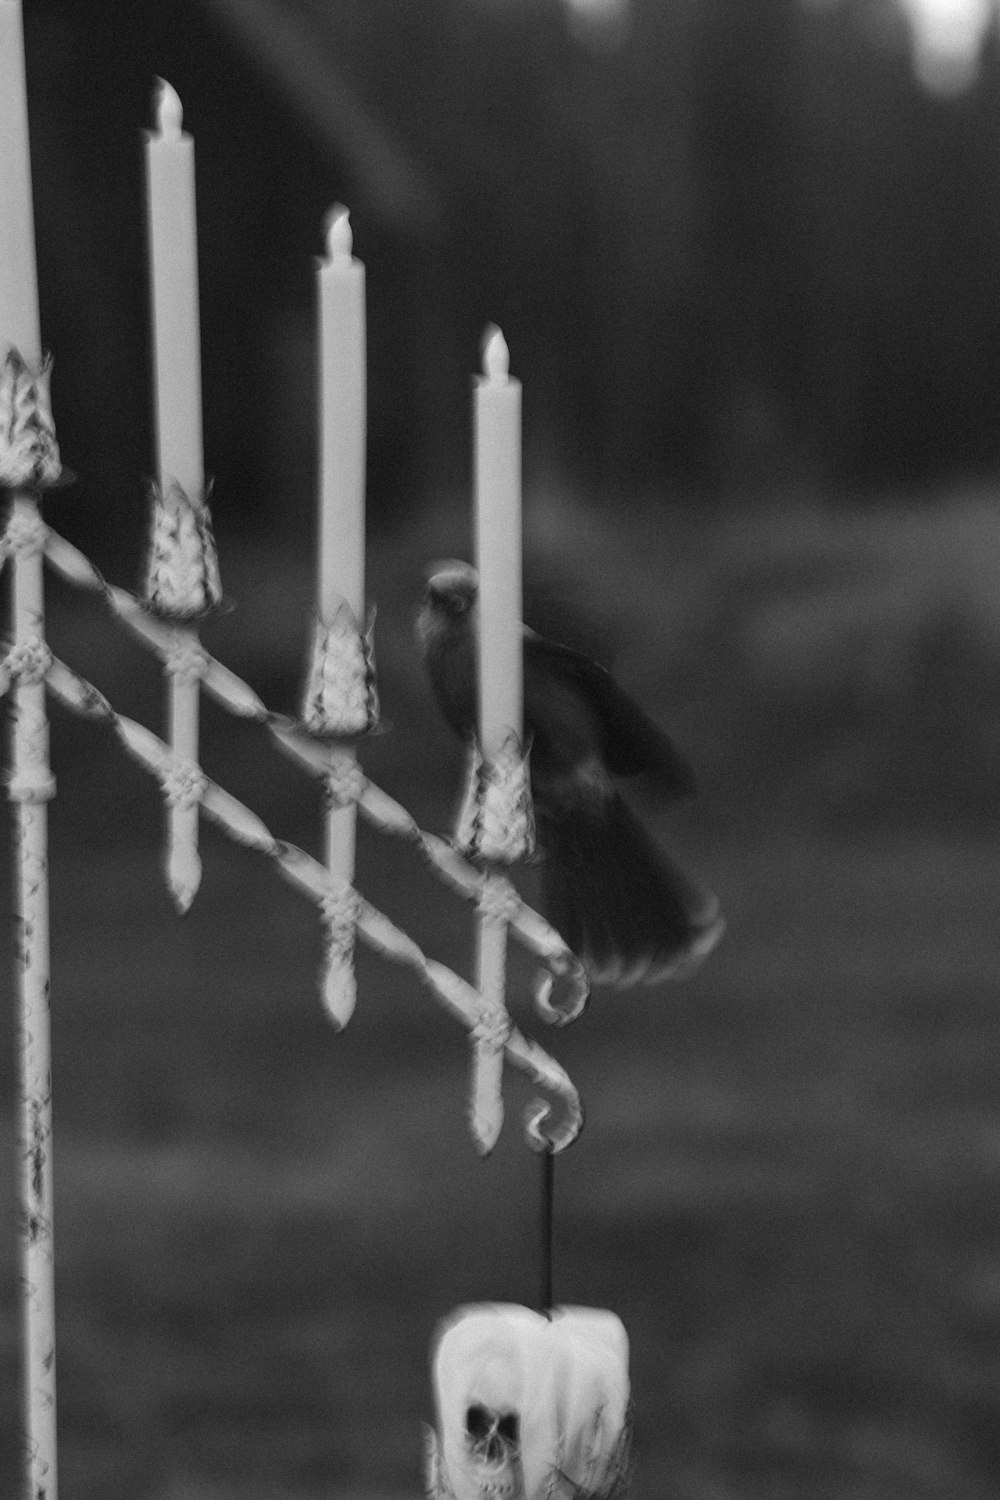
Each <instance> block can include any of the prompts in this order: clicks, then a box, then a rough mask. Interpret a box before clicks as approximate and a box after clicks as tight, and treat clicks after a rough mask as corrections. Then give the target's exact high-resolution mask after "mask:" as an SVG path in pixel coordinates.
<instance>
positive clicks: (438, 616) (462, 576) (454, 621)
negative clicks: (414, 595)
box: [417, 558, 479, 646]
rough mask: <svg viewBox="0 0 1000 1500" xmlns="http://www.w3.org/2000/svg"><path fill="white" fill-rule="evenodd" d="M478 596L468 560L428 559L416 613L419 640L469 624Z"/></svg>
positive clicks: (467, 626) (476, 581)
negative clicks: (429, 560)
mask: <svg viewBox="0 0 1000 1500" xmlns="http://www.w3.org/2000/svg"><path fill="white" fill-rule="evenodd" d="M478 598H479V575H478V574H477V572H476V570H475V568H473V567H471V566H470V564H469V563H467V562H461V561H460V560H459V559H457V558H447V559H446V560H444V561H441V562H435V563H432V564H431V566H430V568H429V569H428V576H427V583H426V585H425V586H424V592H423V598H422V600H421V606H420V613H419V615H418V616H417V636H418V639H419V640H420V642H421V644H423V645H425V646H426V645H427V643H428V642H429V641H430V639H431V638H433V637H437V636H440V635H441V634H442V633H444V632H448V633H453V632H455V631H461V630H465V629H468V628H471V627H472V625H473V622H474V619H475V613H476V601H477V600H478Z"/></svg>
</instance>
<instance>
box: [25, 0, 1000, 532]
mask: <svg viewBox="0 0 1000 1500" xmlns="http://www.w3.org/2000/svg"><path fill="white" fill-rule="evenodd" d="M268 3H269V0H254V5H255V7H256V8H257V9H258V10H259V9H260V7H261V6H263V7H264V9H265V10H266V7H267V5H268ZM273 6H274V16H275V17H278V16H280V15H284V16H285V17H289V16H293V17H294V23H295V25H296V26H297V27H298V32H297V33H296V35H297V36H299V38H300V39H301V37H302V36H306V37H307V38H309V40H310V45H311V46H313V47H314V48H315V49H316V56H317V57H318V58H322V59H328V60H329V66H330V68H331V70H332V71H331V84H330V88H331V89H334V88H335V87H336V86H337V85H338V83H339V86H340V87H341V89H342V91H343V92H344V93H345V94H347V92H348V91H349V102H351V103H352V106H353V112H352V110H348V111H347V113H346V115H345V113H344V110H342V111H341V115H340V119H341V125H340V126H338V125H337V116H336V114H335V112H331V120H332V121H333V123H332V125H331V127H330V129H331V130H332V131H333V144H332V146H331V137H330V131H329V130H328V131H327V132H326V134H325V135H323V129H324V128H325V127H324V126H323V125H322V123H321V125H320V126H319V127H317V128H316V129H315V130H314V129H312V127H311V123H310V122H311V121H312V120H314V119H315V118H316V111H315V108H314V109H313V114H312V115H310V114H309V112H308V110H307V109H305V108H304V107H303V108H299V106H300V105H302V104H303V101H302V100H299V99H297V98H296V83H295V72H294V67H285V68H284V70H283V69H282V66H281V48H282V46H283V45H284V33H283V30H282V26H283V25H284V23H281V24H280V25H279V23H278V21H277V20H276V21H275V33H274V36H275V44H274V48H273V54H272V55H269V53H268V50H267V49H264V50H263V51H261V50H259V49H258V51H257V52H256V53H254V52H253V51H252V49H248V48H247V47H246V46H241V43H240V37H239V34H238V30H235V31H234V28H233V26H232V24H230V23H231V15H230V21H229V22H227V21H226V19H225V15H224V13H225V12H226V10H227V6H226V4H224V3H222V0H178V3H177V4H175V5H173V6H166V7H164V6H154V5H153V4H152V3H151V0H133V3H131V4H129V5H124V4H122V3H120V0H73V4H72V5H71V4H70V3H69V0H27V4H26V28H27V33H28V45H29V73H30V75H31V79H32V84H33V96H32V97H33V104H32V119H33V130H34V150H35V155H36V163H35V172H36V196H37V197H38V199H39V204H38V237H39V254H40V263H41V274H42V291H43V298H44V301H45V307H44V310H43V318H44V323H45V328H46V333H47V337H48V339H49V341H50V342H51V343H52V344H53V345H54V347H55V348H56V353H57V358H58V361H59V364H58V368H59V369H60V371H61V372H63V378H64V381H65V388H64V389H63V390H62V392H61V394H60V400H61V410H62V419H61V420H62V431H61V435H62V436H63V443H64V447H65V446H67V435H68V436H69V437H70V439H71V442H70V443H69V444H68V447H69V448H70V449H71V450H75V451H74V452H73V458H74V460H75V466H76V467H78V468H79V469H81V471H82V472H85V473H90V474H94V475H96V476H97V479H96V480H95V483H98V482H99V483H100V484H101V485H102V486H103V488H104V489H105V490H107V489H110V491H111V493H112V495H114V494H117V493H119V492H121V493H124V491H125V489H126V488H128V487H129V486H132V485H133V484H134V478H133V476H134V474H135V473H136V472H137V471H138V472H142V471H144V469H146V468H148V464H149V459H148V452H149V431H148V424H149V418H148V391H147V389H146V385H145V381H146V370H147V364H148V350H147V346H146V339H147V333H146V326H145V280H144V277H145V268H144V260H143V230H142V221H141V203H142V199H141V193H142V183H141V173H140V153H139V150H138V143H137V125H139V124H141V123H143V122H145V121H146V120H147V119H148V116H149V107H148V101H149V94H150V82H151V78H152V76H153V74H155V73H158V72H162V73H164V74H166V75H167V76H170V78H171V81H172V82H173V83H174V85H175V87H177V88H178V90H179V92H180V93H181V95H182V98H183V99H184V101H185V105H186V119H187V122H188V123H189V124H190V127H191V129H192V130H193V131H194V132H195V134H196V137H197V145H198V161H199V208H200V234H201V250H202V278H203V284H202V301H203V335H204V343H205V387H206V423H207V443H208V452H209V453H210V455H211V457H212V461H213V465H214V467H215V469H216V472H217V475H218V478H219V481H220V483H221V482H225V483H226V484H227V485H229V486H230V487H238V488H239V490H240V493H241V495H244V496H245V497H246V499H245V503H246V505H247V507H248V510H255V511H256V512H257V513H259V514H260V515H261V516H262V517H266V516H267V515H268V514H273V513H274V511H275V509H278V510H279V512H281V513H285V511H286V509H287V505H288V501H287V498H283V499H281V500H280V501H279V500H278V498H277V497H278V496H279V494H280V495H283V496H285V497H287V495H288V494H289V493H291V494H292V495H294V496H295V497H296V502H295V503H296V505H301V507H302V510H303V514H306V513H307V512H308V506H309V496H308V492H309V490H310V486H311V475H312V465H313V438H312V432H313V420H314V417H313V412H312V400H313V396H312V359H313V351H312V337H313V329H312V310H311V309H312V264H311V257H312V256H313V255H314V254H316V253H318V252H319V250H320V248H321V247H320V235H319V225H320V222H321V219H322V216H323V213H324V211H325V209H326V208H327V206H328V205H329V203H330V202H332V201H333V200H334V199H335V198H341V199H343V200H344V201H347V202H349V203H350V204H351V205H352V210H353V215H354V222H355V230H356V245H357V249H358V252H359V253H360V254H361V255H362V256H363V258H364V259H365V261H366V263H367V265H368V268H369V286H370V314H369V316H370V325H371V398H370V399H371V455H372V460H371V486H372V498H373V501H374V504H375V506H376V508H377V510H378V512H379V513H380V514H382V515H383V516H385V517H386V518H389V517H391V516H392V515H393V514H394V513H395V512H396V511H397V510H404V509H405V510H410V509H412V507H413V506H414V505H415V504H419V503H422V502H424V501H426V500H427V498H428V497H429V496H430V495H431V494H432V493H433V492H434V491H435V490H437V489H438V488H439V487H441V486H448V485H453V484H455V483H461V482H464V481H465V480H466V479H467V471H468V459H467V451H468V420H469V418H468V406H469V376H470V373H471V371H472V369H473V368H474V365H475V362H476V359H477V348H478V340H479V336H480V333H481V331H482V328H483V326H484V325H485V323H486V322H487V321H488V320H496V321H498V322H499V323H500V324H501V325H502V326H503V328H504V330H505V333H506V334H507V338H508V342H509V343H510V346H511V349H512V351H513V354H514V363H515V367H516V370H517V373H518V374H520V375H521V377H522V378H523V380H524V382H525V403H526V442H527V447H528V456H529V463H530V464H531V465H533V466H534V467H535V469H537V470H539V471H541V470H543V469H544V470H554V471H556V472H558V473H562V474H564V475H567V476H568V477H570V478H571V479H572V480H573V481H574V482H575V483H577V484H579V485H581V486H582V487H584V488H586V489H589V490H592V491H593V492H595V493H600V492H603V491H607V490H612V491H615V492H618V493H620V494H622V495H624V496H625V497H628V496H629V495H632V494H646V493H650V492H655V491H657V490H659V489H661V488H664V487H669V488H671V489H672V490H673V491H675V492H680V493H685V494H691V495H692V496H697V495H700V494H706V493H713V492H719V491H728V490H737V491H741V492H744V493H745V492H747V491H753V492H758V491H759V492H768V491H773V490H775V489H781V488H786V487H789V486H799V485H806V486H816V485H819V486H829V487H836V488H838V489H843V488H845V487H847V488H850V489H856V490H859V491H864V490H865V489H866V488H868V487H871V486H882V485H901V486H923V485H927V484H933V483H937V482H939V481H942V480H947V479H950V478H953V477H956V476H968V475H983V474H990V473H993V472H994V471H996V470H997V468H998V467H1000V462H998V460H1000V437H998V434H1000V423H998V420H997V406H998V401H1000V276H998V274H997V267H998V260H1000V46H998V42H997V37H996V35H995V34H994V35H992V36H991V37H990V38H989V39H988V43H987V48H986V52H985V55H984V58H983V63H982V67H981V69H980V73H979V76H978V80H977V82H976V84H975V86H974V87H973V88H971V89H970V90H969V91H968V92H967V93H965V94H963V95H960V96H958V97H953V98H935V97H932V96H930V95H928V94H927V93H925V92H924V91H922V89H921V88H920V87H919V85H918V84H917V83H916V82H915V80H914V77H913V75H912V71H911V67H910V62H909V57H908V52H907V47H906V37H905V33H904V29H903V25H902V21H901V18H900V17H899V16H898V15H897V14H896V13H895V11H894V9H893V6H892V4H891V3H889V0H867V3H866V0H843V3H840V4H835V3H829V4H824V5H819V4H815V3H807V0H672V3H670V4H666V3H663V0H633V24H632V26H631V29H630V32H629V33H628V35H627V36H626V38H625V39H624V41H623V42H622V44H621V45H620V46H618V47H616V48H611V49H607V50H600V49H588V48H586V47H585V46H581V45H580V44H579V42H578V40H576V39H575V38H574V36H573V35H572V34H571V32H570V30H569V29H568V27H567V25H566V18H565V14H564V11H563V8H562V6H561V4H560V3H559V0H508V3H506V4H503V5H498V4H491V3H487V0H297V3H296V4H294V5H293V4H292V3H291V0H273ZM230 11H231V7H230ZM321 111H322V100H320V112H321ZM345 118H346V119H348V120H349V121H353V122H355V124H356V128H354V127H353V126H352V128H351V129H344V127H343V120H344V119H345ZM338 129H339V130H340V132H341V136H342V145H341V143H340V141H339V140H338V137H337V131H338ZM321 136H322V138H320V137H321ZM383 138H384V139H385V140H388V141H389V142H390V143H391V142H395V143H397V144H398V146H399V148H400V160H403V161H405V162H406V163H408V164H409V165H410V167H411V168H412V174H413V182H412V183H410V184H409V187H410V188H413V187H414V185H416V186H417V187H418V188H419V191H414V192H411V193H410V194H409V197H408V200H407V207H406V211H404V208H403V205H402V201H401V197H402V194H401V190H400V192H397V188H400V189H401V186H402V185H405V184H404V182H403V179H404V177H405V171H406V170H408V169H409V168H402V169H400V173H399V175H398V177H397V178H393V179H391V180H390V177H389V176H388V175H387V174H386V173H385V171H384V169H383V167H381V166H380V165H379V162H380V158H379V154H378V149H377V146H378V141H379V140H382V139H383ZM381 160H383V161H384V157H383V158H381ZM394 194H395V196H394ZM397 200H399V211H398V212H397V211H396V207H395V205H396V203H397ZM414 203H417V204H420V205H423V207H422V208H418V209H417V210H416V211H414V208H413V205H414ZM71 386H72V389H71V388H70V387H71ZM111 387H113V391H112V390H111ZM109 407H110V409H109Z"/></svg>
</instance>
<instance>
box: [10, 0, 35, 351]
mask: <svg viewBox="0 0 1000 1500" xmlns="http://www.w3.org/2000/svg"><path fill="white" fill-rule="evenodd" d="M11 348H14V349H16V350H17V351H18V353H19V354H20V356H21V358H22V359H23V360H24V361H25V363H26V364H27V365H29V366H30V367H31V369H33V370H37V368H38V366H39V363H40V362H41V357H42V349H41V336H40V334H39V330H38V281H37V276H36V273H35V228H34V214H33V211H32V203H31V157H30V153H29V150H28V108H27V101H26V91H25V82H24V42H23V27H22V21H21V4H20V0H0V364H2V363H3V361H4V360H5V359H6V357H7V353H8V350H10V349H11Z"/></svg>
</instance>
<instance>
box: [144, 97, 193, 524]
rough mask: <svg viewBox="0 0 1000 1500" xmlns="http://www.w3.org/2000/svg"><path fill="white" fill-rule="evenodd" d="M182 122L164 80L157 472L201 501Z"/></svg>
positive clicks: (155, 177)
mask: <svg viewBox="0 0 1000 1500" xmlns="http://www.w3.org/2000/svg"><path fill="white" fill-rule="evenodd" d="M181 119H182V110H181V101H180V100H179V99H178V97H177V94H176V93H175V92H174V90H173V89H172V88H171V86H170V84H169V83H166V82H165V81H164V80H163V79H160V82H159V86H158V92H157V103H156V129H155V130H154V131H153V132H151V133H150V134H149V135H147V137H146V192H147V207H148V213H149V266H150V289H151V295H152V308H153V370H154V379H155V385H156V401H155V412H156V447H157V466H158V472H159V479H160V485H161V487H162V488H163V489H164V490H166V489H167V488H168V486H169V485H170V483H171V481H174V482H176V483H177V484H179V485H180V487H181V489H182V490H183V491H184V493H185V494H186V495H187V496H188V497H189V498H190V499H192V500H198V499H200V498H201V494H202V491H203V489H204V487H205V471H204V457H203V453H202V433H201V347H200V338H199V325H198V242H197V229H196V223H195V187H194V142H193V140H192V139H191V137H190V135H188V134H186V133H185V132H184V131H182V129H181Z"/></svg>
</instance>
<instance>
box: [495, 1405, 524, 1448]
mask: <svg viewBox="0 0 1000 1500" xmlns="http://www.w3.org/2000/svg"><path fill="white" fill-rule="evenodd" d="M518 1430H519V1429H518V1419H517V1412H516V1411H509V1412H507V1413H506V1415H505V1416H502V1417H501V1418H500V1420H499V1422H498V1423H497V1432H498V1433H499V1434H500V1436H501V1437H502V1438H505V1439H506V1441H507V1442H508V1443H512V1444H516V1443H517V1438H518Z"/></svg>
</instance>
